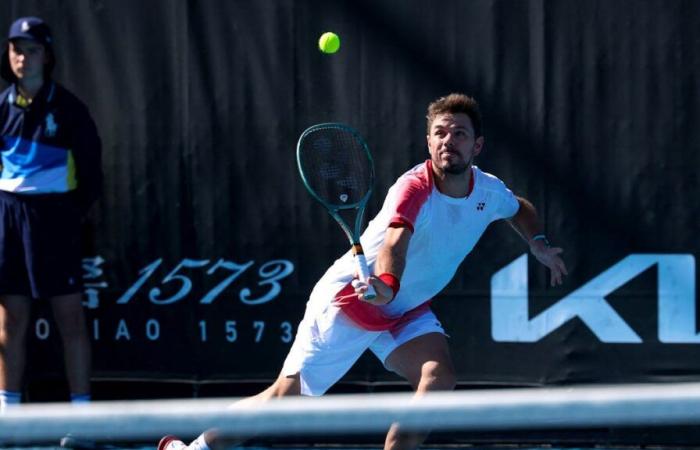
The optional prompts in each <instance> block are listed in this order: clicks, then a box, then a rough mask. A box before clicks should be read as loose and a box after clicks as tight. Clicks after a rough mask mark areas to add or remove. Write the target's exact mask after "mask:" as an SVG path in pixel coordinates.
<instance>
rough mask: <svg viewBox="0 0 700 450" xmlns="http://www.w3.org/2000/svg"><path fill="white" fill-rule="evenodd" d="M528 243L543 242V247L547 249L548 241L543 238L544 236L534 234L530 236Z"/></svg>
mask: <svg viewBox="0 0 700 450" xmlns="http://www.w3.org/2000/svg"><path fill="white" fill-rule="evenodd" d="M530 241H544V245H546V246H547V247H549V241H548V240H547V236H545V235H544V234H536V235H534V236H532V238H531V239H530Z"/></svg>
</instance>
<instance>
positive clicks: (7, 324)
mask: <svg viewBox="0 0 700 450" xmlns="http://www.w3.org/2000/svg"><path fill="white" fill-rule="evenodd" d="M30 315H31V298H29V297H25V296H22V295H0V391H3V393H2V396H3V399H1V401H0V402H1V403H18V402H19V395H20V392H21V390H22V375H23V374H24V364H25V358H26V338H27V327H28V325H29V319H30ZM0 406H3V405H0Z"/></svg>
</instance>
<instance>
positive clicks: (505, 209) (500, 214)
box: [495, 180, 520, 219]
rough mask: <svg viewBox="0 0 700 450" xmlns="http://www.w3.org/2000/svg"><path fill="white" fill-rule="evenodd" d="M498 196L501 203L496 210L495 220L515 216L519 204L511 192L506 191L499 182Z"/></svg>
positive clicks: (503, 185)
mask: <svg viewBox="0 0 700 450" xmlns="http://www.w3.org/2000/svg"><path fill="white" fill-rule="evenodd" d="M498 184H499V188H500V189H499V196H500V198H501V201H500V202H499V203H498V208H497V209H496V212H495V214H496V219H509V218H511V217H513V216H514V215H515V214H517V212H518V210H519V209H520V203H519V202H518V199H517V197H516V196H515V194H513V191H511V190H510V189H508V188H507V187H506V185H505V183H503V182H502V181H500V180H499V183H498Z"/></svg>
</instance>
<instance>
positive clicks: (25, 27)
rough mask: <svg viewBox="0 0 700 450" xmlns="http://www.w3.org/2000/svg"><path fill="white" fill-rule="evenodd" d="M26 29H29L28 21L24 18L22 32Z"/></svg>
mask: <svg viewBox="0 0 700 450" xmlns="http://www.w3.org/2000/svg"><path fill="white" fill-rule="evenodd" d="M27 31H29V22H27V21H26V20H25V21H24V22H22V32H23V33H26V32H27Z"/></svg>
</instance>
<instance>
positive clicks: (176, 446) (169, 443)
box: [158, 435, 187, 450]
mask: <svg viewBox="0 0 700 450" xmlns="http://www.w3.org/2000/svg"><path fill="white" fill-rule="evenodd" d="M186 448H187V445H186V444H185V443H184V442H182V441H181V440H180V439H178V438H176V437H175V436H172V435H167V436H164V437H163V438H162V439H161V440H160V442H158V450H185V449H186Z"/></svg>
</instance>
